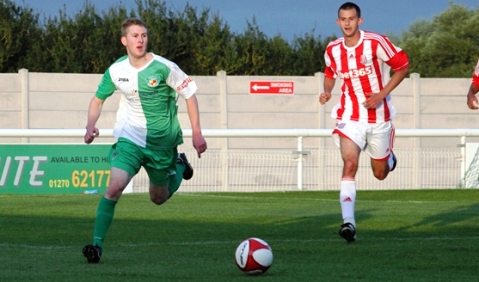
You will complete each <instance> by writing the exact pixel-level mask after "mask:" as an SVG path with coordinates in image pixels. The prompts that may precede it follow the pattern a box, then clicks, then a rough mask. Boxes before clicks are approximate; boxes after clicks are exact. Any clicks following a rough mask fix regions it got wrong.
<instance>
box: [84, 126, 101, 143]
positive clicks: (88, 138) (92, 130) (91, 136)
mask: <svg viewBox="0 0 479 282" xmlns="http://www.w3.org/2000/svg"><path fill="white" fill-rule="evenodd" d="M98 135H100V130H98V128H96V127H87V128H86V133H85V137H84V140H85V143H86V144H90V143H91V142H93V140H95V138H96V137H98Z"/></svg>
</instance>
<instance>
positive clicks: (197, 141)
mask: <svg viewBox="0 0 479 282" xmlns="http://www.w3.org/2000/svg"><path fill="white" fill-rule="evenodd" d="M186 109H187V111H188V117H189V118H190V123H191V130H192V134H193V136H192V138H193V147H194V148H195V149H196V152H197V153H198V157H201V154H202V153H203V152H204V151H206V149H207V145H206V140H205V138H204V137H203V134H202V132H201V125H200V111H199V107H198V100H197V99H196V96H195V95H193V96H191V97H190V98H188V99H186Z"/></svg>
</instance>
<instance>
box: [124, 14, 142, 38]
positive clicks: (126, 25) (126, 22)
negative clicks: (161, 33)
mask: <svg viewBox="0 0 479 282" xmlns="http://www.w3.org/2000/svg"><path fill="white" fill-rule="evenodd" d="M132 25H139V26H142V27H144V28H146V24H145V22H143V21H142V20H140V19H138V18H129V19H126V20H124V21H123V23H122V24H121V36H126V33H127V30H128V28H129V27H130V26H132ZM146 29H147V28H146Z"/></svg>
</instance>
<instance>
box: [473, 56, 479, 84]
mask: <svg viewBox="0 0 479 282" xmlns="http://www.w3.org/2000/svg"><path fill="white" fill-rule="evenodd" d="M472 83H474V84H475V85H477V86H479V61H477V65H476V69H474V74H473V75H472Z"/></svg>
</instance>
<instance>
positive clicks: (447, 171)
mask: <svg viewBox="0 0 479 282" xmlns="http://www.w3.org/2000/svg"><path fill="white" fill-rule="evenodd" d="M101 132H102V136H103V137H111V136H112V130H107V129H103V130H101ZM83 135H84V130H83V129H0V137H7V138H8V137H16V138H28V137H82V136H83ZM203 135H204V136H205V137H206V138H208V139H211V138H233V137H234V138H241V137H245V138H280V137H282V138H284V137H288V138H297V148H288V149H281V150H277V149H275V150H264V149H263V150H244V149H242V150H231V149H228V148H213V149H208V151H207V152H206V153H205V154H203V155H202V157H201V159H198V158H196V152H195V151H194V150H193V149H187V150H186V153H187V154H188V157H189V160H190V162H191V163H192V165H193V167H194V168H195V176H194V177H193V179H191V180H189V181H184V182H183V184H182V187H181V188H180V191H182V192H260V191H297V190H309V191H313V190H314V191H316V190H338V189H339V180H340V178H341V170H342V160H341V156H340V154H339V150H338V148H336V147H324V146H320V145H318V147H316V148H303V139H304V138H319V139H321V138H324V137H331V129H224V130H219V129H209V130H208V129H207V130H203ZM184 136H185V137H191V130H184ZM396 136H397V137H398V138H402V137H417V138H421V137H438V138H440V137H457V138H458V144H459V146H458V147H457V148H453V149H450V148H449V149H439V148H435V149H420V148H407V149H396V150H395V154H396V156H397V158H398V166H397V168H396V170H395V171H394V172H392V173H391V174H390V175H389V176H388V178H387V179H386V180H384V181H378V180H376V179H375V178H374V177H373V175H372V172H371V169H370V165H369V159H368V158H367V156H366V155H365V154H362V157H361V161H360V167H359V170H358V174H357V177H356V180H357V186H358V189H359V190H391V189H448V188H455V187H457V185H458V184H459V182H460V181H461V178H462V177H463V175H464V172H465V171H466V169H467V167H466V150H465V143H466V138H467V137H478V136H479V130H477V129H397V130H396ZM319 143H320V142H318V144H319ZM133 191H134V192H146V191H148V179H147V176H146V173H145V172H144V171H143V170H142V171H140V173H139V174H138V175H137V176H135V178H134V180H133Z"/></svg>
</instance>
